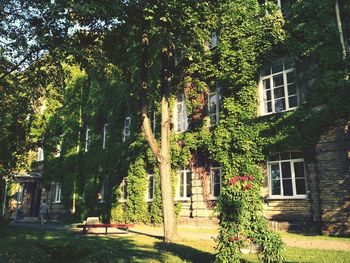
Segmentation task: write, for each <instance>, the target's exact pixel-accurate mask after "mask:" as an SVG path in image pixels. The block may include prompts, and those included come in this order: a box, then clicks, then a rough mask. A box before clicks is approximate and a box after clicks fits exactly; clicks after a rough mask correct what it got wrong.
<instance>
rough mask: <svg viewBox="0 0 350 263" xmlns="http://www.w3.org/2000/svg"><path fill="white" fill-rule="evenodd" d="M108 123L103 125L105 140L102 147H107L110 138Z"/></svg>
mask: <svg viewBox="0 0 350 263" xmlns="http://www.w3.org/2000/svg"><path fill="white" fill-rule="evenodd" d="M107 128H108V123H105V125H104V126H103V141H102V149H106V145H107V138H108V129H107Z"/></svg>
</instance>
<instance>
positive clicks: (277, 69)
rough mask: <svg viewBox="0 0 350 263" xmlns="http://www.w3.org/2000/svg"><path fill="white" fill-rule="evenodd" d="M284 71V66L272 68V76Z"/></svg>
mask: <svg viewBox="0 0 350 263" xmlns="http://www.w3.org/2000/svg"><path fill="white" fill-rule="evenodd" d="M281 71H283V64H279V65H274V66H272V74H274V73H277V72H281Z"/></svg>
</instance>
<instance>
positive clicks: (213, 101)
mask: <svg viewBox="0 0 350 263" xmlns="http://www.w3.org/2000/svg"><path fill="white" fill-rule="evenodd" d="M216 104H217V96H216V95H211V96H210V98H209V113H216Z"/></svg>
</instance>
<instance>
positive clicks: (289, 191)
mask: <svg viewBox="0 0 350 263" xmlns="http://www.w3.org/2000/svg"><path fill="white" fill-rule="evenodd" d="M283 195H284V196H292V195H293V186H292V179H283Z"/></svg>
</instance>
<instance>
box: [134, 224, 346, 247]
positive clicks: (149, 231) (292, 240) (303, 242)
mask: <svg viewBox="0 0 350 263" xmlns="http://www.w3.org/2000/svg"><path fill="white" fill-rule="evenodd" d="M194 231H195V232H194ZM194 231H186V230H182V229H181V228H180V229H179V230H178V234H179V236H180V237H181V238H183V239H190V240H198V241H200V240H203V241H204V240H206V241H208V240H214V238H216V237H217V232H215V231H210V230H207V229H204V230H203V232H202V233H201V232H200V231H199V230H198V229H196V230H194ZM132 232H134V233H140V234H146V235H151V236H157V237H161V236H162V234H163V229H161V228H156V227H147V226H136V227H135V229H132ZM206 232H207V233H206ZM208 232H210V233H208ZM283 241H284V242H285V243H286V245H287V247H299V248H314V249H331V250H344V251H350V238H349V240H348V241H346V240H321V239H316V238H314V239H312V238H310V239H308V238H296V237H284V238H283Z"/></svg>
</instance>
